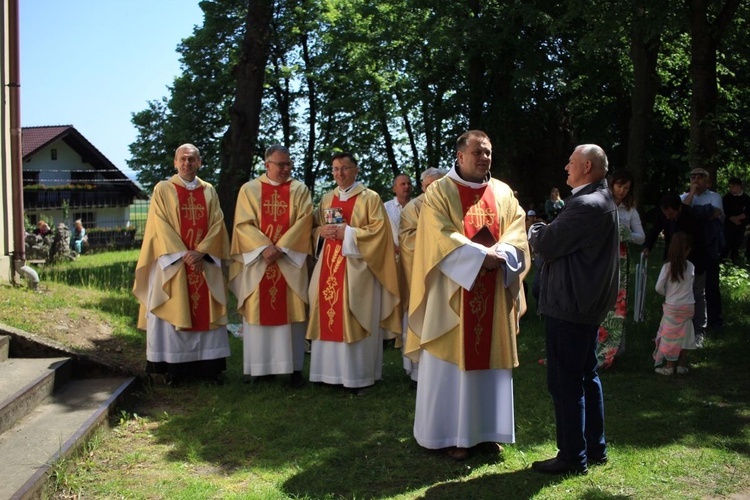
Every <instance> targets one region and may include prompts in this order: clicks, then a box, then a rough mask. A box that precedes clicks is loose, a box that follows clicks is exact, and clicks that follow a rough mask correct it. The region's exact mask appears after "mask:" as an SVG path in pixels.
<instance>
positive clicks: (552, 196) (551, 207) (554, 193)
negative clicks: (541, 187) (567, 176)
mask: <svg viewBox="0 0 750 500" xmlns="http://www.w3.org/2000/svg"><path fill="white" fill-rule="evenodd" d="M564 206H565V202H564V201H563V200H562V198H560V190H559V189H557V188H552V190H551V191H550V192H549V199H548V200H547V201H545V202H544V213H545V215H546V216H547V222H552V220H553V219H554V218H555V217H557V214H559V213H560V210H562V209H563V207H564Z"/></svg>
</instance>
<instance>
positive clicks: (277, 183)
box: [266, 175, 284, 186]
mask: <svg viewBox="0 0 750 500" xmlns="http://www.w3.org/2000/svg"><path fill="white" fill-rule="evenodd" d="M266 180H267V181H268V183H269V184H270V185H272V186H281V185H282V184H284V183H283V182H276V181H275V180H273V179H271V178H270V177H268V175H266Z"/></svg>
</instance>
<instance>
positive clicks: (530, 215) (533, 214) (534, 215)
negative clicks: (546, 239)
mask: <svg viewBox="0 0 750 500" xmlns="http://www.w3.org/2000/svg"><path fill="white" fill-rule="evenodd" d="M526 215H528V216H529V217H536V212H534V211H533V210H529V211H528V212H526Z"/></svg>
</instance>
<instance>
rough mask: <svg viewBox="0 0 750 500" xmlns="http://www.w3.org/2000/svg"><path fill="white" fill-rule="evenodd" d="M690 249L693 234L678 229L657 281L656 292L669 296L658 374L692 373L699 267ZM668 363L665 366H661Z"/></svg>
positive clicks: (656, 352) (661, 330)
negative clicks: (690, 256)
mask: <svg viewBox="0 0 750 500" xmlns="http://www.w3.org/2000/svg"><path fill="white" fill-rule="evenodd" d="M689 252H690V236H688V235H687V234H686V233H683V232H678V233H675V234H674V236H673V237H672V241H671V243H670V245H669V252H668V253H667V262H665V263H664V265H663V266H662V268H661V272H660V273H659V279H658V280H657V281H656V291H657V292H658V293H660V294H661V295H664V296H665V300H664V315H663V316H662V318H661V324H660V325H659V332H658V333H657V334H656V349H655V350H654V365H655V366H657V368H656V373H658V374H660V375H672V374H673V373H674V372H675V365H677V373H678V374H680V375H682V374H685V373H687V372H688V368H687V352H686V349H695V330H694V329H693V309H694V307H695V299H693V280H694V279H695V267H694V266H693V263H692V262H690V261H689V260H687V256H688V253H689ZM662 363H664V364H663V365H662V366H658V365H661V364H662Z"/></svg>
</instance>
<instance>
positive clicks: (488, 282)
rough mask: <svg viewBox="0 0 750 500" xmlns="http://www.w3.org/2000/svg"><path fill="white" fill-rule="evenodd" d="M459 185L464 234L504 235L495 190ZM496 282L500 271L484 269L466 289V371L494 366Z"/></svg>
mask: <svg viewBox="0 0 750 500" xmlns="http://www.w3.org/2000/svg"><path fill="white" fill-rule="evenodd" d="M456 186H457V187H458V193H459V195H460V197H461V209H462V213H463V214H464V236H466V237H467V238H469V239H472V238H473V237H474V235H476V234H477V233H478V232H479V230H480V229H482V227H484V226H487V228H488V229H489V230H490V233H491V234H492V236H493V237H494V238H495V241H497V240H498V239H499V238H500V221H499V218H498V215H497V211H496V208H495V207H496V205H495V196H494V194H493V193H492V189H489V186H487V185H485V186H483V187H481V188H479V189H472V188H470V187H467V186H462V185H461V184H458V183H456ZM496 282H497V270H492V271H488V270H485V269H482V270H481V271H480V272H479V275H478V276H477V279H476V281H475V283H474V287H473V288H472V289H471V290H466V289H464V290H463V303H462V307H463V314H462V318H463V332H464V335H463V343H464V345H463V347H464V365H465V367H466V370H487V369H489V368H490V352H491V350H492V324H493V316H494V315H493V310H494V304H495V284H496Z"/></svg>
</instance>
